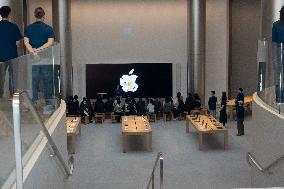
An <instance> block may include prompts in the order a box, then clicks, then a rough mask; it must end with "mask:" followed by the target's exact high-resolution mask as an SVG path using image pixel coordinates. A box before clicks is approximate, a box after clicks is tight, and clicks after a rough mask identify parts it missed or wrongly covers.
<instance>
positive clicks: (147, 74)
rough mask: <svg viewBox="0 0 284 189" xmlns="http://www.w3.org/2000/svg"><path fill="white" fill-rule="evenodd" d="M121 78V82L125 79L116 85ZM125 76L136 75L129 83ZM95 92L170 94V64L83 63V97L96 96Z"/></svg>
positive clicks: (149, 95) (111, 94) (145, 95)
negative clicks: (84, 81)
mask: <svg viewBox="0 0 284 189" xmlns="http://www.w3.org/2000/svg"><path fill="white" fill-rule="evenodd" d="M133 69H134V70H133ZM129 72H130V73H129ZM123 75H125V76H124V77H123V78H122V76H123ZM121 78H122V81H123V82H125V78H128V80H127V81H126V82H125V83H123V86H121V85H120V80H121ZM129 78H134V79H135V78H136V82H135V83H134V82H129ZM124 90H126V91H127V90H130V91H128V92H125V91H124ZM131 90H132V91H131ZM134 90H135V91H134ZM133 91H134V92H133ZM97 93H107V94H108V96H109V97H113V96H123V97H125V96H126V95H127V94H128V93H130V94H131V95H132V96H134V97H139V96H141V97H164V96H172V64H171V63H134V64H87V65H86V94H87V97H88V98H96V97H97Z"/></svg>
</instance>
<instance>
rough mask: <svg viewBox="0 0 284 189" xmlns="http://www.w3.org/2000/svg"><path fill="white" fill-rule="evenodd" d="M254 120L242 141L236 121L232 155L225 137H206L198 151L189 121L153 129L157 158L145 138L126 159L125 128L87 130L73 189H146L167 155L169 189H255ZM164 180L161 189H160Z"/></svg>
mask: <svg viewBox="0 0 284 189" xmlns="http://www.w3.org/2000/svg"><path fill="white" fill-rule="evenodd" d="M251 124H252V123H251V117H246V120H245V136H236V132H237V129H236V122H234V121H231V122H229V123H228V125H227V127H228V129H229V149H228V150H227V151H224V150H223V135H222V134H220V135H212V136H206V137H204V150H203V151H199V150H198V136H197V132H196V131H195V130H194V128H193V127H190V133H186V132H185V121H171V122H166V123H164V122H163V121H158V122H156V123H152V124H151V126H152V129H153V152H148V151H146V145H145V143H144V142H143V140H145V139H143V137H137V138H134V137H132V138H130V143H131V145H130V146H129V148H128V151H127V153H122V148H121V142H122V140H121V125H120V124H112V123H110V121H109V120H107V122H105V123H104V124H96V125H95V124H89V125H82V135H81V136H80V138H79V142H78V148H77V154H76V155H75V163H74V173H73V176H72V177H70V179H69V181H68V184H69V186H70V189H78V188H80V189H112V188H114V189H120V188H121V189H136V188H137V189H140V188H141V189H142V188H146V184H147V182H148V179H149V176H150V173H151V170H152V168H153V164H154V160H155V157H156V155H157V153H158V152H159V151H162V152H163V153H164V156H165V157H164V181H165V187H164V188H168V189H188V188H191V189H195V188H198V189H205V188H208V189H209V188H210V189H228V188H241V187H250V174H249V173H250V169H249V166H248V165H247V163H246V152H247V151H249V148H250V146H249V143H250V142H249V140H250V132H251V130H250V125H251ZM157 184H158V176H156V187H157V188H158V185H157Z"/></svg>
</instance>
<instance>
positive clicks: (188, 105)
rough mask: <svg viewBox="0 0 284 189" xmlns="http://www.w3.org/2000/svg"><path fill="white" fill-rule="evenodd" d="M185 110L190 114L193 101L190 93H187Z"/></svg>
mask: <svg viewBox="0 0 284 189" xmlns="http://www.w3.org/2000/svg"><path fill="white" fill-rule="evenodd" d="M184 106H185V107H184V108H185V111H187V112H188V114H190V112H191V110H193V109H194V101H193V97H192V94H191V93H189V94H188V96H187V98H186V100H185V105H184Z"/></svg>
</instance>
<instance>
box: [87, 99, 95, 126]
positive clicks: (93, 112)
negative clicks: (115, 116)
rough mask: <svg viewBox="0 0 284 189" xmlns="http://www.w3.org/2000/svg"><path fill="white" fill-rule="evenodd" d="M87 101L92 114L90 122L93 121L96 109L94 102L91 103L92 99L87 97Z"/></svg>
mask: <svg viewBox="0 0 284 189" xmlns="http://www.w3.org/2000/svg"><path fill="white" fill-rule="evenodd" d="M86 101H87V107H88V110H89V114H90V116H89V119H90V122H91V123H92V118H93V117H94V114H95V110H94V108H93V106H92V103H91V101H90V99H89V98H87V99H86Z"/></svg>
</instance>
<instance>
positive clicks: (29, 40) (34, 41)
mask: <svg viewBox="0 0 284 189" xmlns="http://www.w3.org/2000/svg"><path fill="white" fill-rule="evenodd" d="M34 16H35V18H36V22H34V23H33V24H31V25H29V26H28V27H27V28H26V30H25V36H24V43H25V46H26V47H27V49H28V51H29V52H30V53H32V54H34V55H36V54H37V52H40V51H42V50H44V49H47V48H48V47H50V46H52V45H53V44H54V31H53V29H52V27H50V26H49V25H47V24H45V23H44V18H45V17H44V16H45V12H44V10H43V8H41V7H38V8H36V9H35V11H34ZM41 77H42V78H43V83H44V97H45V107H44V112H46V114H49V113H52V111H53V106H52V105H51V104H50V103H51V99H52V88H53V86H52V84H53V83H52V80H53V66H52V65H51V64H50V63H49V62H48V60H46V61H45V59H42V60H40V61H37V62H36V63H34V65H33V66H32V90H33V92H32V94H33V97H32V101H33V103H35V104H36V103H37V101H38V91H39V82H40V78H41Z"/></svg>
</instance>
